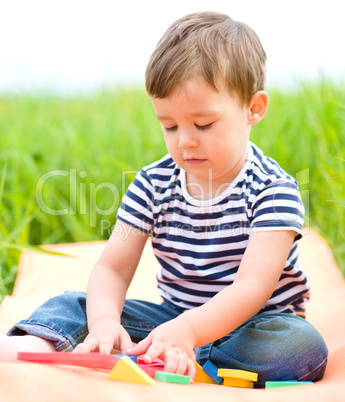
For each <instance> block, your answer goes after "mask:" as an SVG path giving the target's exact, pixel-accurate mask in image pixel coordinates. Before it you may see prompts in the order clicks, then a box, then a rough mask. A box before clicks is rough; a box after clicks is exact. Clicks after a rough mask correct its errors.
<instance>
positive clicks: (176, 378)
mask: <svg viewBox="0 0 345 402" xmlns="http://www.w3.org/2000/svg"><path fill="white" fill-rule="evenodd" d="M155 380H158V381H163V382H170V383H173V384H185V385H189V384H190V377H189V376H188V375H181V374H174V373H166V372H164V371H156V374H155Z"/></svg>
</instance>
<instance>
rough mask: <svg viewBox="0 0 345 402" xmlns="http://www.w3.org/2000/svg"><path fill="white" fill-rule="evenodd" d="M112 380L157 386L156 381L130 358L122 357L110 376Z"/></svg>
mask: <svg viewBox="0 0 345 402" xmlns="http://www.w3.org/2000/svg"><path fill="white" fill-rule="evenodd" d="M108 378H109V379H110V380H117V381H126V382H135V383H138V384H147V385H155V381H154V380H153V379H152V378H151V377H150V376H149V375H148V374H146V373H145V371H144V370H142V369H141V368H140V367H139V366H138V365H137V364H135V363H134V362H133V360H131V359H130V358H129V357H128V356H125V357H122V358H121V359H120V360H119V361H118V362H117V363H116V365H115V367H114V368H113V369H112V370H111V372H110V373H109V375H108Z"/></svg>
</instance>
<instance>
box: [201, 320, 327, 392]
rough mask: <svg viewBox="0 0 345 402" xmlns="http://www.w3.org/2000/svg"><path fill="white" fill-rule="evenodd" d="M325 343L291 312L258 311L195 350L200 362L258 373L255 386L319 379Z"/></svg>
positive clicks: (325, 348)
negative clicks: (229, 330) (231, 329)
mask: <svg viewBox="0 0 345 402" xmlns="http://www.w3.org/2000/svg"><path fill="white" fill-rule="evenodd" d="M327 356H328V350H327V346H326V344H325V342H324V340H323V338H322V337H321V335H320V334H319V332H318V331H317V330H316V329H315V328H314V327H313V326H312V325H311V324H309V323H308V322H307V321H306V320H304V319H303V318H300V317H297V316H295V315H293V314H258V315H256V316H254V317H253V318H252V319H251V320H249V321H247V322H246V323H245V324H243V325H242V326H241V327H239V328H238V329H236V330H235V331H233V332H232V333H231V334H229V335H228V336H226V337H224V338H222V339H221V340H219V341H216V342H214V343H212V344H209V345H205V346H203V347H201V348H198V350H197V357H198V358H199V359H200V361H201V364H204V363H205V361H206V360H208V359H209V360H211V361H212V362H213V363H214V364H216V366H217V367H224V368H232V369H242V370H248V371H253V372H256V373H258V374H259V378H258V382H257V384H256V386H258V387H263V386H264V385H265V382H266V381H278V380H304V381H307V380H310V381H317V380H319V379H321V378H322V376H323V374H324V371H325V368H326V364H327Z"/></svg>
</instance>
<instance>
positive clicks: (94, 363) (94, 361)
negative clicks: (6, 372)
mask: <svg viewBox="0 0 345 402" xmlns="http://www.w3.org/2000/svg"><path fill="white" fill-rule="evenodd" d="M17 359H18V360H24V361H29V362H34V363H45V364H64V365H69V366H81V367H88V368H97V369H104V370H111V369H112V368H113V367H114V366H115V364H116V363H117V362H118V361H119V357H117V355H104V354H100V353H71V352H50V353H31V352H19V353H18V355H17Z"/></svg>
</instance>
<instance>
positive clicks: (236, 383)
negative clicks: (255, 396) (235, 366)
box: [218, 369, 258, 388]
mask: <svg viewBox="0 0 345 402" xmlns="http://www.w3.org/2000/svg"><path fill="white" fill-rule="evenodd" d="M218 376H219V377H223V378H224V381H223V385H225V386H227V387H238V388H253V387H254V382H256V381H257V380H258V374H257V373H252V372H250V371H245V370H231V369H218Z"/></svg>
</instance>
